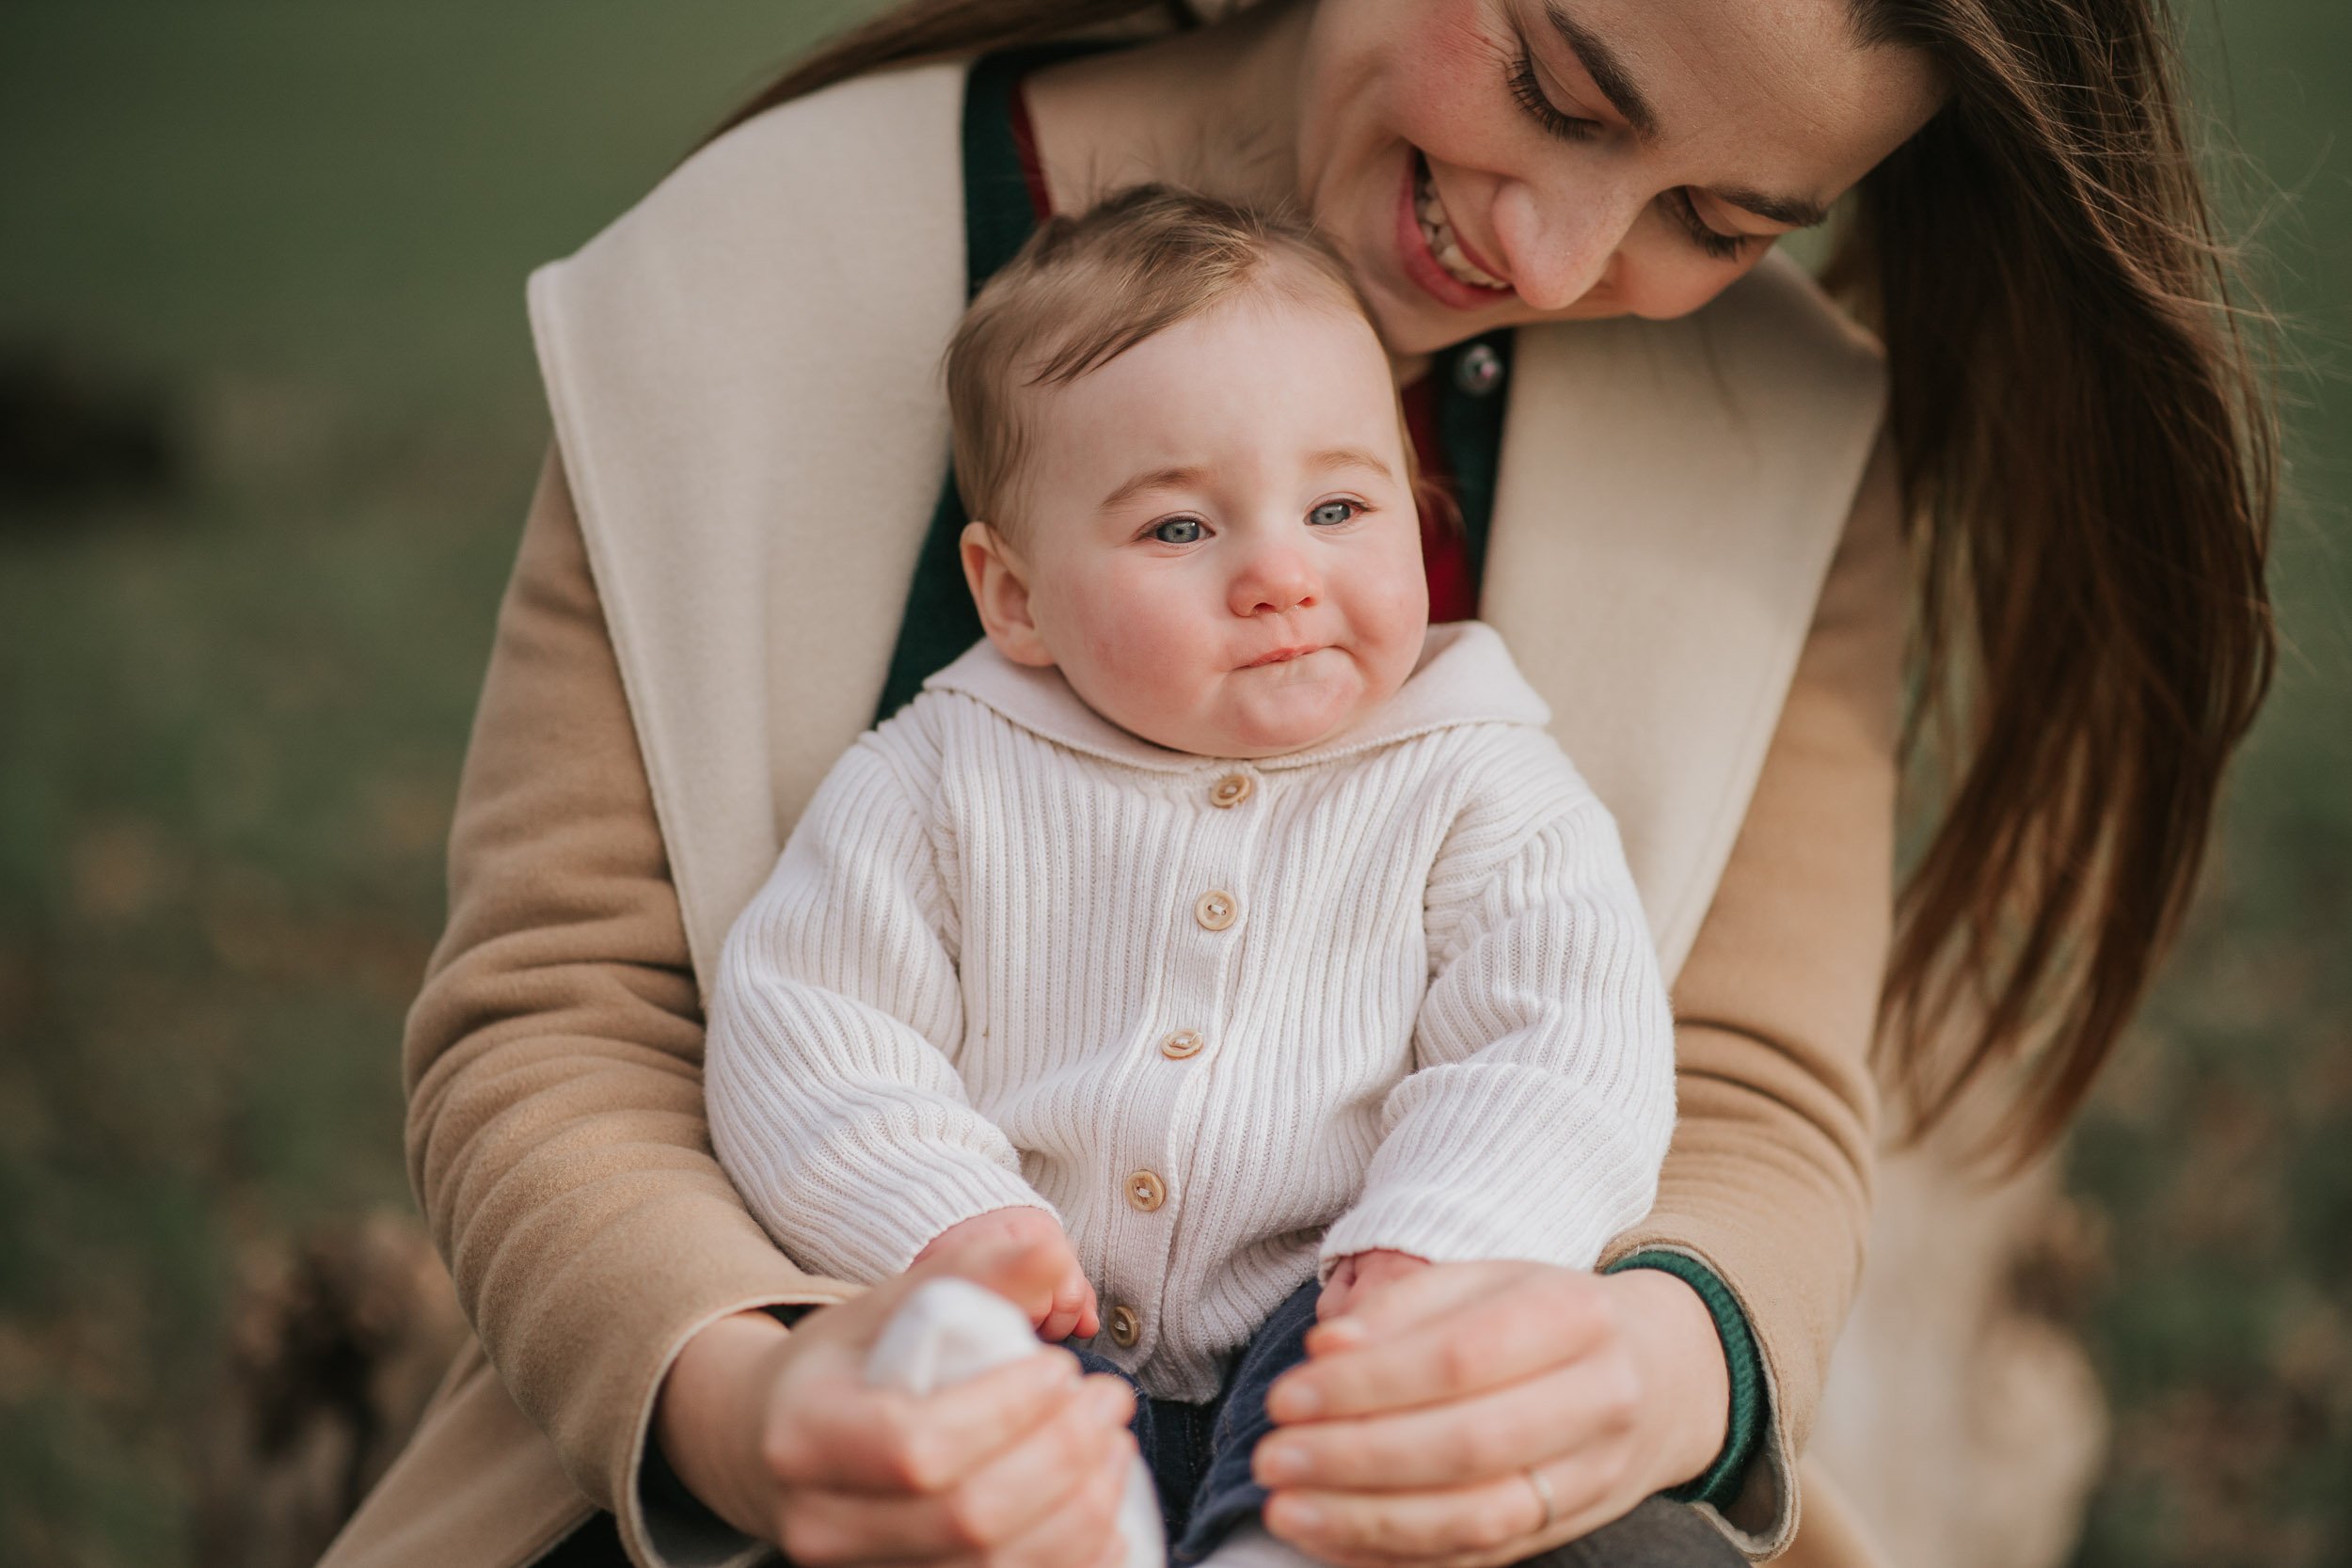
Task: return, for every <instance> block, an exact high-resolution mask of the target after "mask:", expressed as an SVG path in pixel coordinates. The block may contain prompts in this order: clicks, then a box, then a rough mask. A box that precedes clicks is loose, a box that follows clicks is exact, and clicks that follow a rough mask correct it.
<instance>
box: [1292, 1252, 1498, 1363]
mask: <svg viewBox="0 0 2352 1568" xmlns="http://www.w3.org/2000/svg"><path fill="white" fill-rule="evenodd" d="M1525 1267H1526V1266H1525V1265H1522V1264H1517V1263H1433V1264H1431V1265H1430V1266H1429V1267H1428V1268H1425V1269H1421V1270H1417V1271H1416V1272H1414V1273H1413V1274H1411V1275H1406V1277H1405V1278H1403V1279H1399V1280H1396V1281H1394V1282H1392V1283H1391V1285H1390V1287H1389V1288H1388V1289H1387V1290H1385V1291H1375V1292H1372V1293H1370V1294H1368V1295H1366V1296H1365V1297H1364V1299H1363V1300H1362V1301H1360V1302H1359V1303H1358V1304H1357V1305H1356V1306H1355V1307H1352V1308H1351V1309H1350V1310H1349V1312H1348V1314H1347V1316H1345V1317H1344V1318H1334V1319H1331V1320H1329V1321H1328V1322H1325V1323H1317V1324H1316V1325H1315V1326H1314V1327H1313V1328H1311V1329H1310V1330H1309V1331H1308V1334H1307V1349H1308V1351H1309V1353H1310V1354H1321V1352H1322V1351H1323V1349H1324V1348H1325V1347H1326V1346H1327V1347H1328V1348H1330V1349H1333V1350H1339V1349H1344V1348H1346V1347H1347V1346H1349V1345H1352V1344H1355V1343H1358V1342H1359V1341H1364V1340H1370V1339H1375V1338H1383V1337H1385V1336H1388V1335H1391V1334H1397V1333H1401V1332H1403V1331H1404V1330H1406V1329H1408V1328H1411V1327H1413V1326H1414V1325H1415V1324H1418V1323H1426V1322H1429V1321H1431V1320H1434V1319H1441V1318H1448V1317H1453V1316H1455V1315H1457V1314H1459V1313H1461V1312H1462V1311H1464V1310H1466V1309H1468V1308H1470V1307H1474V1306H1476V1305H1477V1304H1478V1303H1479V1302H1480V1301H1482V1300H1485V1299H1487V1298H1489V1297H1491V1296H1493V1295H1495V1294H1497V1293H1498V1292H1500V1291H1505V1290H1508V1289H1509V1288H1510V1286H1511V1284H1512V1282H1513V1281H1515V1280H1516V1279H1517V1278H1518V1276H1519V1275H1521V1274H1522V1273H1523V1272H1524V1270H1525Z"/></svg>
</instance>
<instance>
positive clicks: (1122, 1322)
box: [1110, 1307, 1143, 1350]
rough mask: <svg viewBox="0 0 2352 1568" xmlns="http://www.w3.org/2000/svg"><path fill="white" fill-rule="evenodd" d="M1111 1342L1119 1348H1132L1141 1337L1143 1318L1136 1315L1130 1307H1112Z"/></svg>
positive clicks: (1134, 1310)
mask: <svg viewBox="0 0 2352 1568" xmlns="http://www.w3.org/2000/svg"><path fill="white" fill-rule="evenodd" d="M1110 1331H1111V1343H1112V1344H1114V1345H1117V1346H1118V1347H1119V1348H1120V1349H1121V1350H1133V1349H1135V1348H1136V1340H1137V1339H1140V1338H1143V1320H1142V1319H1141V1318H1138V1317H1136V1309H1135V1308H1134V1307H1112V1308H1111V1318H1110Z"/></svg>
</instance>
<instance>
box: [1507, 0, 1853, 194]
mask: <svg viewBox="0 0 2352 1568" xmlns="http://www.w3.org/2000/svg"><path fill="white" fill-rule="evenodd" d="M1544 16H1545V18H1546V19H1547V20H1548V21H1549V22H1550V24H1551V25H1552V29H1553V31H1555V32H1557V33H1558V34H1559V35H1560V40H1561V41H1562V42H1563V43H1565V44H1566V45H1567V46H1568V53H1570V54H1572V55H1575V56H1576V58H1577V62H1578V63H1579V64H1580V65H1581V66H1583V68H1584V73H1585V74H1586V75H1587V76H1590V77H1591V78H1592V79H1593V86H1595V87H1598V88H1599V89H1600V95H1601V96H1602V97H1603V98H1606V99H1607V100H1609V103H1610V105H1611V106H1612V107H1613V108H1614V109H1615V110H1616V111H1617V113H1619V114H1621V115H1623V116H1624V117H1625V122H1626V123H1627V124H1628V125H1630V126H1631V127H1633V134H1634V135H1636V136H1638V137H1639V138H1641V139H1642V140H1643V141H1656V140H1658V137H1659V130H1658V111H1657V110H1656V109H1655V108H1653V107H1651V105H1650V101H1649V98H1648V96H1647V95H1646V94H1645V93H1644V92H1643V91H1642V89H1641V88H1640V87H1636V86H1635V85H1634V82H1633V78H1632V76H1631V75H1630V74H1629V72H1628V71H1626V68H1625V60H1624V58H1623V56H1621V55H1618V53H1617V52H1616V51H1615V50H1614V49H1613V48H1611V47H1610V46H1609V42H1608V40H1606V39H1603V38H1601V37H1600V36H1598V35H1597V34H1596V33H1595V32H1594V31H1593V30H1592V29H1591V28H1589V27H1587V26H1585V25H1584V24H1582V23H1581V22H1579V21H1578V20H1577V19H1576V18H1575V17H1574V16H1572V15H1570V14H1569V12H1568V9H1567V8H1566V7H1565V6H1564V5H1562V4H1561V0H1544ZM1709 190H1710V192H1711V194H1713V195H1714V196H1715V197H1717V198H1720V199H1722V200H1724V201H1728V202H1730V203H1731V204H1732V205H1733V206H1734V207H1739V208H1742V209H1744V210H1746V211H1748V212H1751V213H1754V214H1756V216H1757V217H1760V218H1765V219H1768V220H1769V221H1771V222H1773V223H1783V224H1787V225H1788V227H1789V228H1791V229H1811V228H1813V227H1815V226H1816V225H1818V224H1820V223H1821V222H1822V221H1823V220H1825V219H1826V218H1827V217H1828V216H1829V209H1828V208H1826V207H1824V206H1822V204H1821V203H1820V202H1818V201H1812V200H1808V199H1806V198H1804V197H1798V196H1774V195H1772V194H1771V193H1770V192H1768V191H1758V190H1752V189H1750V188H1748V187H1747V186H1744V185H1725V186H1711V187H1709Z"/></svg>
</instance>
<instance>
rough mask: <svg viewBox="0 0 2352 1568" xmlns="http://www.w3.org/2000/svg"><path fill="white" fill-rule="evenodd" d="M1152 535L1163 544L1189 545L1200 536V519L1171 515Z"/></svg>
mask: <svg viewBox="0 0 2352 1568" xmlns="http://www.w3.org/2000/svg"><path fill="white" fill-rule="evenodd" d="M1152 538H1154V539H1157V540H1158V541H1159V542H1160V543H1161V544H1163V545H1189V544H1191V543H1193V542H1194V541H1195V540H1197V539H1199V538H1200V518H1198V517H1170V518H1169V519H1168V521H1166V522H1164V523H1162V524H1160V525H1159V526H1158V527H1157V528H1155V529H1153V530H1152Z"/></svg>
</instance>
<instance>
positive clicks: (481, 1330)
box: [404, 458, 852, 1568]
mask: <svg viewBox="0 0 2352 1568" xmlns="http://www.w3.org/2000/svg"><path fill="white" fill-rule="evenodd" d="M449 895H450V911H449V923H448V927H447V928H446V931H445V933H444V935H443V936H442V938H441V941H440V943H439V946H438V947H437V950H436V951H435V953H434V955H433V958H432V961H431V964H430V966H429V968H428V970H427V973H426V976H425V980H424V985H423V990H422V991H421V994H420V995H419V997H418V999H417V1002H416V1004H415V1006H414V1007H413V1008H412V1009H411V1011H410V1013H409V1015H408V1025H407V1033H406V1039H405V1048H404V1058H405V1059H404V1073H405V1085H406V1088H407V1093H408V1118H407V1147H408V1166H409V1177H410V1180H411V1181H412V1183H413V1184H414V1186H415V1188H416V1191H417V1195H418V1197H419V1199H420V1201H421V1204H422V1206H423V1210H424V1213H425V1217H426V1220H427V1222H428V1224H429V1225H430V1227H431V1228H432V1232H433V1236H434V1239H435V1241H436V1243H437V1245H438V1246H439V1249H440V1252H441V1256H442V1258H443V1259H445V1260H446V1261H447V1262H448V1264H449V1268H450V1273H451V1275H453V1278H454V1279H455V1281H456V1285H457V1293H458V1298H459V1301H460V1303H461V1304H462V1305H463V1307H464V1308H465V1312H466V1316H467V1318H468V1319H469V1321H470V1322H471V1323H472V1324H473V1326H474V1330H475V1332H476V1334H477V1335H478V1336H479V1337H480V1338H481V1341H482V1345H483V1348H484V1350H485V1352H486V1353H487V1354H488V1356H489V1359H490V1361H491V1363H492V1365H494V1366H495V1367H496V1368H497V1370H498V1372H499V1375H500V1377H501V1379H502V1380H503V1381H504V1382H505V1384H506V1386H507V1389H508V1391H509V1392H510V1393H511V1394H512V1395H513V1396H514V1398H515V1401H516V1403H517V1404H518V1405H519V1406H520V1407H521V1408H522V1410H523V1411H524V1413H525V1414H526V1415H528V1416H529V1417H530V1418H531V1419H532V1421H533V1422H535V1423H536V1424H537V1425H538V1426H539V1428H540V1429H541V1430H543V1431H544V1432H545V1433H547V1434H548V1437H549V1438H551V1439H552V1440H553V1443H554V1446H555V1448H556V1449H557V1452H558V1454H559V1456H560V1457H561V1459H562V1461H563V1464H564V1469H565V1471H566V1472H567V1473H568V1474H569V1475H570V1477H571V1479H572V1481H573V1482H574V1483H575V1484H576V1485H578V1486H579V1487H580V1491H581V1492H582V1493H584V1494H585V1495H586V1496H587V1497H588V1498H589V1499H591V1500H592V1501H594V1502H596V1504H598V1505H599V1506H601V1507H604V1508H607V1509H611V1510H612V1511H613V1512H614V1513H617V1514H618V1515H619V1518H620V1524H621V1533H622V1536H623V1539H624V1540H625V1541H626V1542H627V1544H628V1550H629V1552H630V1554H631V1556H632V1557H633V1558H634V1559H635V1560H637V1561H638V1562H639V1563H640V1564H646V1565H652V1564H663V1565H667V1568H689V1565H700V1564H709V1563H719V1562H725V1561H732V1560H739V1559H740V1558H741V1557H742V1556H744V1555H745V1549H746V1548H747V1547H749V1546H750V1545H751V1543H749V1542H747V1541H745V1540H744V1539H743V1538H742V1537H741V1536H739V1535H737V1534H735V1532H733V1531H732V1530H729V1529H728V1528H726V1527H725V1526H723V1525H722V1524H721V1523H720V1522H719V1520H718V1519H717V1517H716V1516H715V1515H710V1514H707V1513H698V1512H697V1511H696V1510H691V1509H683V1510H682V1509H678V1508H676V1507H675V1506H674V1505H673V1506H671V1507H669V1508H667V1509H665V1508H664V1507H663V1506H662V1505H661V1503H660V1497H659V1496H656V1497H655V1500H654V1502H653V1504H652V1506H651V1507H650V1508H649V1507H648V1505H647V1502H646V1500H645V1497H644V1492H643V1488H642V1486H641V1480H640V1478H641V1476H643V1475H644V1474H646V1473H647V1472H648V1469H649V1467H648V1465H647V1464H646V1461H647V1458H648V1455H649V1434H650V1428H651V1420H652V1415H653V1405H654V1399H655V1396H656V1394H657V1392H658V1390H659V1389H660V1384H661V1380H662V1377H663V1375H664V1374H665V1373H666V1372H667V1370H668V1369H669V1366H670V1363H671V1361H672V1360H673V1359H674V1358H675V1356H676V1354H677V1353H678V1351H679V1349H680V1348H681V1347H683V1346H684V1344H685V1343H686V1341H687V1340H688V1339H689V1338H691V1337H692V1335H693V1334H694V1333H695V1332H696V1331H697V1330H699V1329H701V1328H702V1327H703V1326H704V1325H705V1324H707V1323H710V1322H711V1321H713V1320H714V1319H717V1318H720V1317H723V1316H726V1315H728V1314H730V1313H734V1312H739V1311H745V1310H751V1309H755V1308H759V1307H771V1306H777V1305H785V1304H811V1303H822V1302H828V1301H836V1300H839V1299H842V1298H843V1297H845V1296H847V1295H849V1294H850V1293H852V1288H851V1287H850V1286H847V1285H844V1284H840V1283H838V1282H835V1281H831V1280H826V1279H822V1278H818V1277H816V1276H813V1275H808V1274H806V1273H804V1272H803V1271H802V1270H801V1269H799V1268H797V1267H795V1266H794V1265H793V1264H791V1263H790V1262H789V1261H787V1259H785V1258H784V1256H783V1255H782V1254H780V1253H779V1252H778V1251H777V1250H776V1248H775V1247H774V1245H773V1244H772V1243H770V1242H769V1240H768V1238H767V1237H766V1236H764V1235H762V1234H761V1233H760V1228H759V1226H758V1225H757V1224H756V1223H755V1221H754V1220H753V1218H752V1217H751V1215H750V1214H749V1213H747V1212H745V1211H744V1208H743V1204H742V1200H741V1199H740V1198H739V1197H738V1196H736V1194H735V1190H734V1189H733V1188H732V1187H731V1186H730V1185H728V1183H727V1180H726V1178H725V1176H724V1175H723V1174H722V1172H721V1171H720V1168H719V1165H718V1163H717V1162H716V1161H715V1160H714V1159H713V1158H712V1157H711V1152H710V1147H709V1142H708V1138H707V1134H706V1132H705V1130H704V1119H703V1105H702V1045H703V1029H702V1015H701V1009H700V1006H699V1005H698V1003H697V1001H696V998H695V990H694V981H693V975H692V972H691V965H690V962H689V959H688V956H687V946H686V929H685V925H684V922H683V920H682V919H681V917H680V915H679V912H678V902H677V895H676V892H675V889H674V888H673V886H672V885H671V882H670V877H669V868H668V864H667V862H666V860H665V858H664V856H663V853H662V847H661V834H660V829H659V827H658V826H657V825H656V822H655V817H654V808H653V800H652V796H651V794H650V792H649V791H648V789H647V786H646V782H645V770H644V766H643V764H642V762H641V761H640V759H639V756H638V752H637V742H636V738H635V732H634V731H633V729H632V728H631V726H630V722H629V714H628V701H627V699H626V697H625V696H624V694H623V690H622V686H621V677H620V671H619V668H618V666H617V664H616V663H615V662H614V659H613V655H612V641H611V639H610V636H609V634H608V633H607V631H606V629H605V625H604V618H603V613H602V611H601V610H600V609H599V605H598V600H597V596H596V588H595V585H594V583H593V582H592V581H591V579H590V577H589V571H588V562H587V557H586V553H585V550H584V549H583V547H582V545H581V541H580V527H579V524H578V522H577V520H576V519H575V517H574V515H573V512H572V502H571V497H570V494H569V492H568V490H567V488H566V486H565V483H564V475H563V472H562V470H561V468H560V467H558V466H557V464H556V463H555V462H554V460H553V459H552V458H550V460H549V462H548V467H547V469H546V472H545V474H544V476H543V478H542V480H541V483H540V485H539V489H538V493H537V496H536V497H535V499H533V502H532V509H531V515H530V518H529V521H528V522H527V523H526V525H525V527H524V530H523V538H522V546H521V550H520V553H519V556H518V558H517V560H516V567H515V572H514V576H513V579H512V581H511V582H510V584H509V586H508V588H507V592H506V597H505V600H504V602H503V604H502V605H501V609H500V611H499V621H498V631H497V638H496V641H495V644H494V646H493V649H492V652H491V656H490V667H489V673H488V676H487V678H486V680H485V684H484V686H483V690H482V698H481V703H480V706H479V709H478V711H477V715H476V718H475V721H474V729H473V737H472V741H471V744H470V745H469V749H468V752H467V757H466V767H465V772H464V775H463V778H462V779H461V781H460V784H459V787H458V799H457V811H456V817H455V821H454V823H453V828H452V832H451V838H450V856H449ZM428 1436H429V1437H430V1436H437V1437H438V1438H439V1440H442V1441H444V1442H450V1443H459V1442H461V1441H462V1439H461V1437H460V1436H459V1435H458V1434H453V1433H448V1432H447V1431H446V1430H445V1429H441V1428H435V1429H429V1431H428ZM460 1467H461V1468H464V1469H465V1470H466V1472H467V1473H469V1474H475V1473H481V1474H484V1475H485V1477H494V1476H495V1475H496V1474H497V1473H499V1472H496V1471H494V1470H493V1471H484V1470H483V1468H482V1467H481V1466H480V1465H469V1466H468V1465H461V1466H460ZM481 1483H482V1484H494V1483H495V1482H494V1481H492V1480H488V1479H485V1481H483V1482H481Z"/></svg>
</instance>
